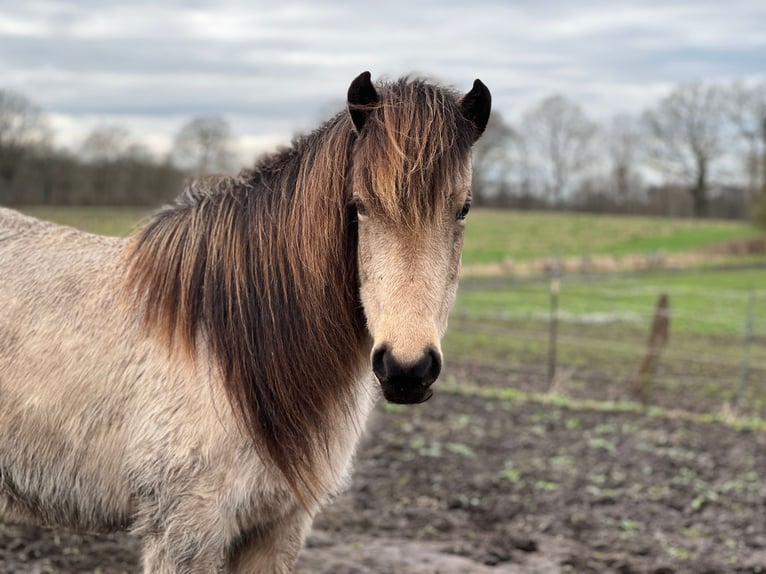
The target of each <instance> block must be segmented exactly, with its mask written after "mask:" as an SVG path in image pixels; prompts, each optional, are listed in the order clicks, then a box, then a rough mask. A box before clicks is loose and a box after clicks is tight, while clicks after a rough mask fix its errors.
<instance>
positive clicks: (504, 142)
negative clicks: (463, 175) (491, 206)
mask: <svg viewBox="0 0 766 574" xmlns="http://www.w3.org/2000/svg"><path fill="white" fill-rule="evenodd" d="M517 140H518V135H517V134H516V132H515V131H514V130H513V128H511V126H509V125H508V124H507V123H505V121H504V120H503V117H502V116H501V115H500V113H499V112H492V115H491V116H490V119H489V123H488V124H487V129H486V131H485V132H484V134H483V135H482V136H481V137H480V138H479V140H478V141H477V142H476V145H474V147H473V175H472V181H471V189H472V192H473V201H474V203H475V204H476V205H486V204H487V203H488V202H489V201H488V199H489V196H490V195H498V194H501V193H502V192H503V190H505V189H506V188H507V179H508V174H509V172H510V170H511V169H512V167H513V163H514V158H513V149H514V147H515V146H516V143H517Z"/></svg>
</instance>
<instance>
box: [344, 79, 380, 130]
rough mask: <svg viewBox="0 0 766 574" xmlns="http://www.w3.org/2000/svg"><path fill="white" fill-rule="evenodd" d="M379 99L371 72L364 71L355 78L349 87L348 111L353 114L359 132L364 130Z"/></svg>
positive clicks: (352, 117) (352, 119) (352, 118)
mask: <svg viewBox="0 0 766 574" xmlns="http://www.w3.org/2000/svg"><path fill="white" fill-rule="evenodd" d="M379 101H380V98H379V97H378V92H376V91H375V86H373V85H372V80H370V72H362V73H361V74H359V75H358V76H357V77H356V78H354V81H353V82H351V85H350V86H349V88H348V113H349V114H351V121H353V122H354V127H355V128H356V131H357V133H359V132H361V131H362V128H363V127H364V124H365V122H366V121H367V118H368V117H370V112H371V111H372V106H374V105H375V104H377V103H378V102H379Z"/></svg>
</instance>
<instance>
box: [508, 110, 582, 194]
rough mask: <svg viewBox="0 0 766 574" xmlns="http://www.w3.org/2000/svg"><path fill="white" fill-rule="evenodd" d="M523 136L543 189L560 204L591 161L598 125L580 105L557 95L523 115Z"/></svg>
mask: <svg viewBox="0 0 766 574" xmlns="http://www.w3.org/2000/svg"><path fill="white" fill-rule="evenodd" d="M522 125H523V134H524V139H525V143H526V145H527V151H528V153H529V157H530V160H531V161H532V162H535V163H537V165H538V166H539V168H540V169H539V171H540V173H541V177H542V180H543V186H544V188H545V190H546V191H547V193H548V194H549V195H550V197H551V198H552V199H553V201H554V202H555V203H557V204H558V203H561V200H562V198H563V196H564V194H565V193H566V192H567V191H568V190H569V189H570V188H571V187H572V180H573V179H574V178H575V177H576V176H578V175H580V174H581V173H582V172H583V171H584V169H585V168H586V167H587V165H588V163H589V161H590V160H591V143H592V141H593V137H594V136H595V134H596V125H595V124H594V123H593V122H592V121H590V119H588V117H587V116H586V115H585V112H583V111H582V109H581V108H580V106H579V105H577V104H576V103H574V102H572V101H570V100H568V99H567V98H565V97H563V96H560V95H554V96H549V97H547V98H545V99H544V100H543V101H541V102H540V103H539V104H537V106H535V107H534V108H532V109H531V110H529V111H528V112H526V113H525V114H524V117H523V120H522Z"/></svg>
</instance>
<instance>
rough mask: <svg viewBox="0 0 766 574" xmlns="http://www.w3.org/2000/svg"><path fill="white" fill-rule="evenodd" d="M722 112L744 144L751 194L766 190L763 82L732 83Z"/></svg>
mask: <svg viewBox="0 0 766 574" xmlns="http://www.w3.org/2000/svg"><path fill="white" fill-rule="evenodd" d="M725 107H726V114H727V116H728V117H729V119H730V120H731V122H732V123H733V124H734V126H735V127H736V129H737V132H738V134H739V136H740V138H741V139H742V140H743V142H744V144H745V162H744V163H745V171H746V172H747V180H748V188H749V190H750V193H751V197H756V196H757V195H758V194H759V193H766V82H761V83H760V84H756V85H751V86H748V85H745V84H744V83H742V82H735V83H734V84H732V85H731V86H730V87H729V88H728V89H727V90H726V91H725Z"/></svg>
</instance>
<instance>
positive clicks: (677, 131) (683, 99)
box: [643, 83, 724, 217]
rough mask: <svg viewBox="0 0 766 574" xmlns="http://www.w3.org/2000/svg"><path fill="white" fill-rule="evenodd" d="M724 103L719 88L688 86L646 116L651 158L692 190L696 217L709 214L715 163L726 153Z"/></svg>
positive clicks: (682, 87)
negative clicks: (710, 190) (709, 191)
mask: <svg viewBox="0 0 766 574" xmlns="http://www.w3.org/2000/svg"><path fill="white" fill-rule="evenodd" d="M722 103H723V98H722V93H721V90H720V89H719V88H718V87H716V86H712V85H704V84H700V83H694V84H685V85H682V86H679V87H677V88H676V89H675V90H673V91H672V92H671V93H670V94H669V95H668V96H666V97H665V98H663V99H662V100H661V101H660V102H659V104H658V105H657V107H656V108H654V109H652V110H648V111H646V112H644V116H643V120H644V123H645V125H646V126H647V128H648V130H649V135H650V136H651V137H650V140H649V142H648V145H649V148H648V151H649V154H650V157H651V159H652V160H653V161H654V163H655V164H656V165H657V166H658V167H659V169H660V170H661V171H663V172H665V173H666V174H667V175H669V176H671V177H674V178H678V179H679V180H680V182H681V183H682V184H683V185H684V186H685V187H686V188H687V189H688V190H689V193H690V194H691V198H692V204H693V209H694V215H695V216H697V217H704V216H706V215H707V211H708V201H709V198H708V188H709V185H710V176H711V172H712V169H713V164H714V162H715V161H716V160H717V159H718V158H719V157H720V156H721V155H722V154H723V151H724V149H723V148H724V146H723V128H724V122H723V105H722Z"/></svg>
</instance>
